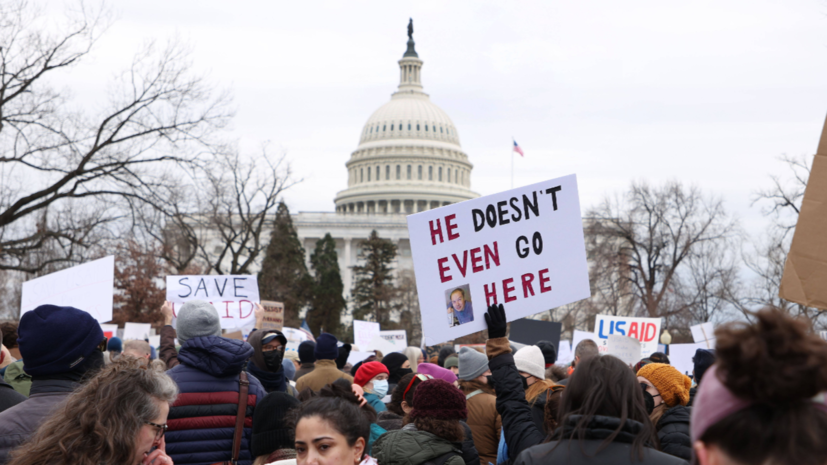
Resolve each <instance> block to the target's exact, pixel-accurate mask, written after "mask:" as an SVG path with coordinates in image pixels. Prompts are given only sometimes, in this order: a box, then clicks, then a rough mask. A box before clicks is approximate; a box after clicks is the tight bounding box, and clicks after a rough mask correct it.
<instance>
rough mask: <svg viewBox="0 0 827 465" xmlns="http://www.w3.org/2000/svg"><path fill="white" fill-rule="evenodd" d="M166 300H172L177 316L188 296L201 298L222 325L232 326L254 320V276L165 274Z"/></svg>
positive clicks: (256, 281) (256, 284)
mask: <svg viewBox="0 0 827 465" xmlns="http://www.w3.org/2000/svg"><path fill="white" fill-rule="evenodd" d="M167 300H168V301H170V302H172V313H173V315H175V316H176V317H177V316H178V314H177V313H176V311H177V309H179V308H181V305H180V304H183V303H185V302H188V301H190V300H204V301H207V302H209V303H211V304H213V306H214V307H215V309H216V310H217V311H218V316H219V318H220V320H221V327H222V328H224V329H235V328H240V327H242V326H245V325H247V324H249V323H255V307H254V306H253V302H258V301H259V300H260V299H259V295H258V280H257V278H256V276H254V275H251V276H234V275H221V276H218V275H207V276H167Z"/></svg>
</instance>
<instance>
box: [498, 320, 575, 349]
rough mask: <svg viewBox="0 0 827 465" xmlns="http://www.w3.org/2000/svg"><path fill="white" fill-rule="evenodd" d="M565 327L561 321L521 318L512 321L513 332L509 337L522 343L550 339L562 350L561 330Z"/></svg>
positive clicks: (531, 343) (532, 343) (527, 343)
mask: <svg viewBox="0 0 827 465" xmlns="http://www.w3.org/2000/svg"><path fill="white" fill-rule="evenodd" d="M562 329H563V325H562V324H561V323H557V322H554V321H541V320H529V319H528V318H521V319H519V320H517V321H512V322H511V333H510V334H509V336H508V339H509V340H511V341H515V342H519V343H520V344H526V345H530V346H531V345H535V344H537V343H538V342H540V341H549V342H551V343H552V344H554V347H556V348H557V352H558V354H559V352H560V348H559V345H560V332H561V331H562Z"/></svg>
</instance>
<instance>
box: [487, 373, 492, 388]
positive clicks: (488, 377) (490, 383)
mask: <svg viewBox="0 0 827 465" xmlns="http://www.w3.org/2000/svg"><path fill="white" fill-rule="evenodd" d="M485 379H486V381H485V383H486V384H488V385H489V386H491V387H492V388H493V387H494V376H493V375H487V376H486V377H485Z"/></svg>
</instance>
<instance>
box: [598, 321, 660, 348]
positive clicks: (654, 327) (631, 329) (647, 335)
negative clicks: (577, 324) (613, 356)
mask: <svg viewBox="0 0 827 465" xmlns="http://www.w3.org/2000/svg"><path fill="white" fill-rule="evenodd" d="M660 321H661V319H660V318H634V317H630V316H608V315H597V317H596V319H595V322H594V334H595V336H597V338H598V342H597V348H598V349H599V350H600V352H601V353H604V354H605V353H608V351H609V336H610V335H612V334H616V335H619V336H626V337H630V338H632V339H637V340H638V341H640V355H641V358H646V357H648V356H650V355H652V354H653V353H654V352H657V351H658V336H660Z"/></svg>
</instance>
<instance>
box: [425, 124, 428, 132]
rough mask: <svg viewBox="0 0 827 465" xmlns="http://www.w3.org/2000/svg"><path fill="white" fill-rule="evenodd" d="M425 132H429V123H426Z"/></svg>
mask: <svg viewBox="0 0 827 465" xmlns="http://www.w3.org/2000/svg"><path fill="white" fill-rule="evenodd" d="M425 132H428V125H427V124H426V125H425Z"/></svg>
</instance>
